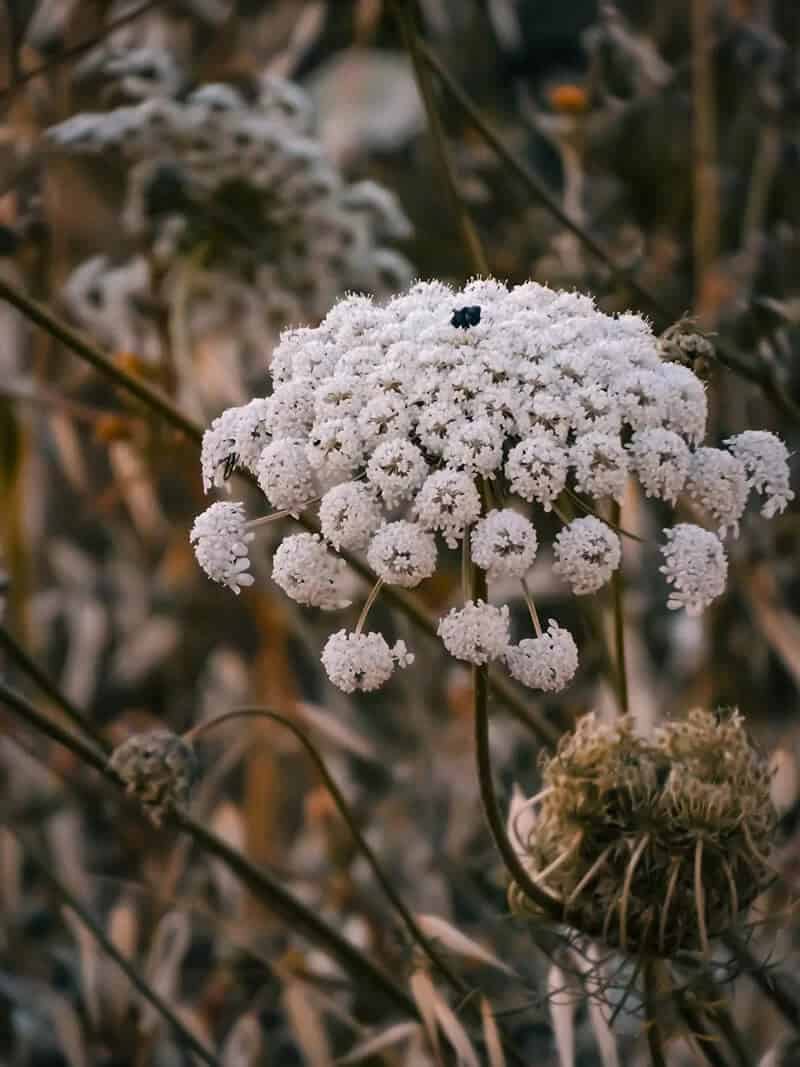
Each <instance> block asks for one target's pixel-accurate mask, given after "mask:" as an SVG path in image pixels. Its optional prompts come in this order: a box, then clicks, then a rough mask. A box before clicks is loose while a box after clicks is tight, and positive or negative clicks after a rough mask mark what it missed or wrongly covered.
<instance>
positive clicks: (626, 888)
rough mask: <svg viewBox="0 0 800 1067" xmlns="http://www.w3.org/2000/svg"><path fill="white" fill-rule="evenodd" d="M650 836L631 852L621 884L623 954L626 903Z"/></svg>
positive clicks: (620, 906)
mask: <svg viewBox="0 0 800 1067" xmlns="http://www.w3.org/2000/svg"><path fill="white" fill-rule="evenodd" d="M649 841H650V835H649V834H644V836H643V837H642V838H641V840H640V841H639V843H638V844H637V845H636V848H635V849H634V850H633V855H632V856H631V859H630V863H629V864H628V867H627V870H626V871H625V880H624V881H623V883H622V896H621V898H620V902H619V946H620V948H621V949H622V951H623V952H627V950H628V903H629V901H630V899H631V885H632V884H633V876H634V874H635V873H636V867H637V865H638V863H639V860H640V859H641V858H642V853H643V852H644V850H645V849H646V848H647V845H648V842H649Z"/></svg>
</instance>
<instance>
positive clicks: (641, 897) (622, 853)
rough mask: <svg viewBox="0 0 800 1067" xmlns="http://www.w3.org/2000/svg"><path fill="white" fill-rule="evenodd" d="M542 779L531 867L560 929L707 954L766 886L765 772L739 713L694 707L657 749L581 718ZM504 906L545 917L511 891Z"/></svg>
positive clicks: (625, 729) (623, 725) (645, 949)
mask: <svg viewBox="0 0 800 1067" xmlns="http://www.w3.org/2000/svg"><path fill="white" fill-rule="evenodd" d="M543 783H544V789H543V790H542V792H541V793H540V794H539V806H538V811H537V814H536V818H535V820H534V822H533V824H532V828H531V830H530V832H529V834H528V839H527V840H526V841H522V842H521V849H522V851H523V856H522V859H523V863H524V864H525V866H526V869H527V870H528V871H529V872H530V875H531V877H532V878H533V880H534V881H535V882H537V883H538V884H539V885H541V887H542V888H543V889H545V890H546V891H547V892H549V893H551V894H552V895H553V896H554V897H555V898H556V899H557V900H559V901H560V902H561V903H562V905H563V915H564V920H565V922H567V923H568V924H569V925H570V926H571V927H573V928H574V929H576V930H578V931H580V932H582V933H584V934H587V935H589V936H590V937H592V938H595V939H598V940H601V941H603V942H604V943H605V944H607V945H609V946H611V947H613V948H620V949H622V950H623V951H628V952H631V953H637V954H638V953H642V954H649V955H656V956H673V955H674V954H675V953H676V952H679V951H697V950H702V951H703V952H706V953H707V952H708V950H709V942H710V939H711V938H714V937H716V936H719V935H720V934H721V933H723V932H724V931H725V930H726V929H728V928H729V927H731V926H732V924H734V923H735V922H736V920H737V917H738V916H739V914H740V913H741V912H742V911H743V910H744V909H745V908H746V907H747V906H748V905H749V904H750V903H751V902H752V901H753V899H754V898H755V897H756V896H757V895H758V893H759V892H760V890H761V888H762V887H763V886H764V884H765V882H766V880H767V877H768V873H769V866H768V862H767V853H768V852H769V849H770V844H771V842H772V838H773V833H774V830H775V825H776V814H775V811H774V809H773V806H772V803H771V800H770V794H769V771H768V769H767V765H766V763H765V762H764V761H763V760H762V759H761V757H760V756H759V755H758V753H757V752H756V751H755V749H754V748H753V746H752V744H751V743H750V740H749V738H748V736H747V733H746V731H745V728H744V720H743V719H742V717H741V715H739V713H738V712H736V711H733V712H726V713H721V714H720V715H719V716H717V715H714V714H712V713H710V712H706V711H700V710H696V711H692V712H691V713H690V714H689V716H688V718H686V719H685V720H681V721H676V722H670V723H668V724H667V725H666V726H664V727H662V728H661V729H659V730H658V731H657V732H656V735H655V737H654V738H653V739H652V740H646V739H644V738H642V737H639V736H638V735H637V734H636V732H635V729H634V724H633V722H632V720H631V719H630V718H629V717H626V718H622V719H619V720H617V721H616V722H614V723H611V724H609V725H605V724H602V723H600V722H598V721H597V719H596V718H595V716H594V715H593V714H592V715H587V716H585V717H584V718H583V719H581V720H580V722H579V723H578V725H577V727H576V729H575V730H574V731H573V732H572V733H570V734H567V735H566V736H565V737H563V738H562V740H561V742H560V744H559V746H558V750H557V752H556V754H555V755H554V756H552V757H551V758H549V759H547V760H546V762H545V764H544V767H543ZM510 901H511V906H512V909H513V910H514V911H516V912H518V913H525V914H531V915H537V916H540V914H541V913H540V912H539V911H538V909H537V908H536V906H535V905H534V904H532V902H531V901H530V900H529V898H528V897H526V896H525V894H524V893H523V892H522V891H521V890H520V888H519V887H518V886H517V885H516V884H514V885H512V886H511V889H510Z"/></svg>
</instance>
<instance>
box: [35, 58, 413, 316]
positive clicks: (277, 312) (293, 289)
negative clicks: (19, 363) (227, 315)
mask: <svg viewBox="0 0 800 1067" xmlns="http://www.w3.org/2000/svg"><path fill="white" fill-rule="evenodd" d="M139 51H144V52H145V53H146V56H144V57H143V56H133V57H132V56H130V55H129V56H127V57H123V58H124V60H125V63H126V64H127V66H126V68H125V71H121V70H120V69H118V67H119V63H120V62H121V60H120V58H119V57H117V58H116V59H115V60H114V61H113V62H112V61H109V62H108V63H107V64H106V69H105V71H104V73H105V74H106V75H107V76H109V77H111V78H113V79H115V80H116V81H118V82H119V81H120V79H121V87H122V88H123V89H125V88H126V87H127V90H128V95H129V96H134V97H137V99H136V100H135V101H134V102H133V103H131V104H130V105H129V106H125V107H117V108H115V109H113V110H111V111H106V112H97V113H83V114H78V115H75V116H74V117H73V118H70V119H67V120H66V121H65V122H61V123H59V124H58V125H56V126H53V127H51V128H50V129H49V130H47V131H46V137H47V140H48V142H49V143H50V145H51V146H53V147H55V148H57V149H59V150H61V151H67V152H70V153H73V154H103V155H107V154H109V153H111V154H113V153H120V154H121V155H122V156H123V158H124V159H125V160H126V161H128V162H129V164H130V166H131V169H130V173H129V180H128V188H127V193H126V205H125V208H124V211H123V220H124V223H125V225H126V228H127V229H128V230H129V231H130V232H131V233H132V234H134V235H136V236H138V237H140V238H141V237H144V238H146V239H147V240H148V242H149V244H150V247H151V249H152V251H153V255H154V257H155V259H156V260H157V261H158V262H159V263H160V265H161V267H162V269H163V267H164V266H168V265H169V264H170V263H172V262H173V261H174V259H175V258H176V256H177V255H179V254H181V253H187V252H190V251H191V250H192V249H193V248H195V247H201V246H202V247H203V249H204V265H205V266H206V267H207V268H208V269H209V270H210V271H212V272H214V271H215V272H217V273H219V274H220V275H221V276H225V277H229V278H235V279H237V280H239V281H240V282H242V284H243V283H244V280H245V279H247V280H248V282H249V284H250V285H251V286H252V287H254V288H255V289H256V290H257V292H258V293H259V295H260V299H261V301H262V303H264V304H266V311H264V312H263V314H264V316H265V318H266V319H268V320H270V321H273V320H274V321H275V322H276V323H277V325H278V328H279V329H280V328H282V327H284V326H286V325H288V324H289V323H290V322H292V321H294V322H297V321H302V320H303V319H309V318H311V319H318V318H320V317H321V316H322V315H324V313H325V312H326V311H327V310H328V308H330V306H331V304H332V302H333V300H334V299H335V297H336V296H337V295H338V294H339V293H341V292H342V291H343V290H347V289H351V288H352V289H359V290H362V291H365V290H366V291H371V292H374V293H376V294H378V295H387V294H389V293H390V292H395V291H396V290H397V289H398V288H401V287H402V286H403V285H405V284H407V283H408V281H409V280H410V278H411V267H410V265H409V263H408V262H407V261H406V260H405V259H404V257H403V256H402V255H400V254H399V253H398V252H397V251H395V250H394V249H392V248H391V247H390V246H391V244H392V242H394V241H396V240H398V239H403V238H406V237H408V235H409V233H410V224H409V222H408V219H407V218H406V216H405V214H404V213H403V211H402V210H401V208H400V206H399V204H398V203H397V201H396V199H395V197H394V196H393V195H392V194H391V193H390V192H389V191H388V190H386V189H384V188H383V187H382V186H380V185H378V184H377V183H375V182H373V181H368V180H366V181H360V182H357V183H355V184H348V183H347V182H346V181H345V180H344V179H343V178H342V176H341V175H340V174H339V173H338V171H337V170H336V169H335V167H334V166H333V165H332V164H331V163H330V162H329V161H328V160H327V159H326V157H325V154H324V150H323V148H322V146H321V144H320V142H319V141H317V140H316V139H315V138H314V136H313V132H312V128H311V127H312V122H313V114H312V107H311V103H310V100H309V98H308V97H307V96H306V94H305V92H304V91H303V90H302V89H300V88H299V87H298V86H296V85H294V84H292V83H291V82H287V81H284V80H282V79H280V78H277V77H274V76H265V77H263V78H262V79H261V80H260V82H259V83H258V87H257V90H258V91H257V95H256V97H255V99H254V100H250V99H246V98H245V96H244V95H243V93H242V92H240V91H239V90H238V89H236V88H234V87H233V86H231V85H227V84H206V85H202V86H200V87H199V88H197V89H194V90H193V91H191V92H189V93H188V94H185V95H181V94H180V93H179V90H180V89H181V88H182V83H183V79H182V78H181V77H180V76H179V75H177V74H176V75H174V76H172V77H170V78H167V79H166V80H165V79H164V78H155V79H154V80H153V81H152V83H151V86H150V93H149V95H148V93H147V85H148V83H146V82H142V83H141V85H139V83H140V82H141V79H138V80H136V79H134V80H135V81H136V85H137V86H139V88H138V89H137V90H136V91H134V87H133V85H132V84H128V83H129V82H130V80H131V76H132V75H131V71H129V70H128V67H130V66H131V65H132V69H133V68H135V70H134V73H136V71H139V70H140V68H141V67H142V66H147V67H149V68H150V69H151V70H153V71H157V70H160V69H161V67H164V65H165V63H166V61H167V60H169V61H170V63H172V64H173V65H174V61H172V60H171V57H170V56H169V54H168V53H161V52H159V51H158V50H154V49H146V50H139ZM134 60H136V62H134ZM145 60H146V61H147V62H145ZM115 64H116V65H115ZM142 97H144V98H142ZM77 310H78V315H79V317H81V319H82V321H83V324H84V325H86V326H87V327H91V322H90V321H89V320H90V319H91V318H97V315H98V308H97V307H96V306H93V305H92V304H91V303H87V304H86V305H85V306H82V307H81V308H78V309H77ZM84 320H85V321H84ZM276 333H277V331H276Z"/></svg>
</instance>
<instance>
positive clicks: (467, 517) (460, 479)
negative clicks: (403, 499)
mask: <svg viewBox="0 0 800 1067" xmlns="http://www.w3.org/2000/svg"><path fill="white" fill-rule="evenodd" d="M414 509H415V511H416V514H417V516H418V518H419V521H420V522H421V523H422V525H423V526H424V527H425V528H426V529H428V530H433V531H435V532H438V533H441V535H442V537H443V538H444V539H445V541H446V543H447V544H448V546H449V547H450V548H455V547H456V545H457V544H458V542H459V541H460V540H461V538H462V537H463V536H464V531H465V530H466V528H467V527H468V526H471V525H472V523H473V522H475V520H476V519H477V518H478V516H479V515H480V513H481V498H480V497H479V496H478V491H477V489H476V488H475V484H474V482H473V480H472V478H470V476H469V475H468V474H466V473H465V472H464V471H453V470H447V469H445V470H441V471H436V473H435V474H432V475H431V476H430V477H429V478H427V479H426V480H425V482H424V484H423V486H422V488H421V489H420V491H419V493H418V494H417V498H416V500H415V502H414Z"/></svg>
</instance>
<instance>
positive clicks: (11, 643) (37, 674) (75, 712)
mask: <svg viewBox="0 0 800 1067" xmlns="http://www.w3.org/2000/svg"><path fill="white" fill-rule="evenodd" d="M0 647H1V648H3V649H4V650H5V651H6V652H7V653H8V655H9V656H10V657H11V659H13V660H14V661H15V662H16V663H17V665H18V666H19V668H20V669H21V670H22V671H23V672H24V673H25V674H27V675H28V677H29V678H30V679H31V680H32V681H33V682H35V684H36V685H37V686H38V687H39V688H40V689H41V691H42V692H43V693H44V694H45V696H48V697H50V699H51V700H52V701H53V703H55V704H58V706H59V707H60V708H61V710H62V711H63V712H64V714H65V715H66V717H67V718H68V719H69V720H70V722H71V723H72V725H73V726H77V727H78V729H79V730H82V731H83V733H84V734H85V735H86V736H87V737H90V738H91V739H92V741H94V743H95V744H96V745H97V746H98V747H99V748H102V749H107V748H108V742H107V741H106V740H105V738H104V737H103V735H102V734H101V733H100V731H99V730H98V729H97V727H96V726H95V725H94V723H93V722H91V721H90V720H89V719H88V718H87V716H86V715H84V714H83V712H82V711H79V709H78V708H77V707H76V706H75V705H74V704H73V703H72V701H71V700H70V699H69V698H68V697H67V696H66V695H65V694H64V693H61V692H60V691H59V690H58V688H57V687H56V686H55V685H54V684H53V682H51V680H50V679H49V678H48V677H47V675H46V674H45V672H44V671H43V670H42V669H41V668H40V667H39V666H38V664H36V663H35V662H34V661H33V660H32V659H31V657H30V656H29V655H28V653H27V652H26V651H25V649H24V648H23V647H22V646H21V645H20V644H19V643H18V642H17V640H16V639H15V638H14V637H13V636H12V635H11V634H10V633H9V632H8V630H7V629H6V628H5V626H3V625H2V624H0Z"/></svg>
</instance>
